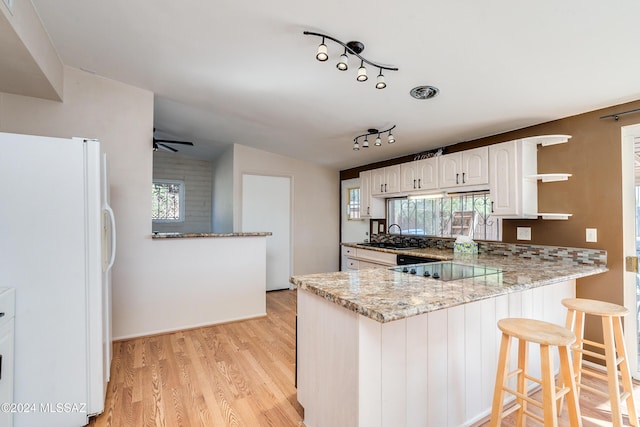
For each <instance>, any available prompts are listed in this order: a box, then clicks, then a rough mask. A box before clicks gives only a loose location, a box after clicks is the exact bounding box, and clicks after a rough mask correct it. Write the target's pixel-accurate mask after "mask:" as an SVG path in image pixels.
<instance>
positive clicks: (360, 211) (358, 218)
mask: <svg viewBox="0 0 640 427" xmlns="http://www.w3.org/2000/svg"><path fill="white" fill-rule="evenodd" d="M353 190H358V205H357V206H358V209H357V210H355V211H353V212H357V216H354V217H352V216H351V212H352V210H351V206H352V203H351V192H352V191H353ZM346 196H347V212H346V215H347V221H362V220H364V218H363V217H362V189H361V188H360V187H359V186H356V187H348V188H347V191H346Z"/></svg>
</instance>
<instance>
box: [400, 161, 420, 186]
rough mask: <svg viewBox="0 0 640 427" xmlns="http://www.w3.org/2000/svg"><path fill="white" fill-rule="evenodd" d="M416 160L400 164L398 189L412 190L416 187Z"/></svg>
mask: <svg viewBox="0 0 640 427" xmlns="http://www.w3.org/2000/svg"><path fill="white" fill-rule="evenodd" d="M417 166H418V162H408V163H403V164H401V165H400V191H403V192H404V191H414V190H417V189H418V170H417Z"/></svg>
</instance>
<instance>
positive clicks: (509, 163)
mask: <svg viewBox="0 0 640 427" xmlns="http://www.w3.org/2000/svg"><path fill="white" fill-rule="evenodd" d="M516 155H517V151H516V142H515V141H510V142H503V143H502V144H495V145H492V146H490V147H489V163H490V164H491V173H490V179H489V192H490V193H491V202H492V203H493V214H494V215H517V214H519V212H518V206H519V202H518V189H517V179H518V176H517V171H516Z"/></svg>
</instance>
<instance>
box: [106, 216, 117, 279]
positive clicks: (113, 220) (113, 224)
mask: <svg viewBox="0 0 640 427" xmlns="http://www.w3.org/2000/svg"><path fill="white" fill-rule="evenodd" d="M104 210H105V211H107V213H108V214H109V218H111V256H110V257H109V264H107V268H106V269H105V271H109V269H110V268H111V267H113V263H114V262H115V260H116V217H115V215H114V214H113V209H111V206H109V205H107V204H105V205H104Z"/></svg>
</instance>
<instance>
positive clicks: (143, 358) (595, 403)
mask: <svg viewBox="0 0 640 427" xmlns="http://www.w3.org/2000/svg"><path fill="white" fill-rule="evenodd" d="M295 301H296V292H295V291H289V290H285V291H276V292H268V293H267V317H264V318H259V319H252V320H245V321H241V322H234V323H227V324H222V325H215V326H210V327H205V328H198V329H193V330H188V331H181V332H175V333H171V334H166V335H158V336H152V337H144V338H137V339H132V340H128V341H121V342H117V343H115V346H114V359H113V363H112V371H111V375H112V378H111V381H110V383H109V388H108V390H107V400H106V406H105V412H104V413H103V414H101V415H100V416H98V417H95V418H93V419H92V420H91V422H90V424H89V425H90V426H92V427H139V426H145V427H146V426H148V427H152V426H155V427H182V426H184V427H196V426H203V427H204V426H206V427H211V426H214V427H218V426H220V427H226V426H233V427H243V426H247V427H256V426H270V427H300V426H304V424H303V423H302V418H303V409H302V407H301V406H300V405H299V404H298V402H297V400H296V389H295V387H294V375H295ZM596 381H597V380H596ZM634 394H635V395H636V402H639V403H640V385H638V384H637V383H634ZM604 400H605V399H604V398H600V397H599V396H595V395H593V394H590V393H588V392H586V391H585V392H583V393H582V395H581V397H580V406H581V411H582V420H583V425H584V427H592V426H610V425H611V422H610V421H609V420H610V414H609V412H608V411H609V405H608V403H607V402H605V401H604ZM565 406H566V405H565ZM636 406H639V405H638V403H636ZM566 412H567V411H566V408H565V409H564V410H563V412H562V413H561V417H560V421H559V426H560V427H566V426H569V421H568V417H567V414H566ZM625 414H626V410H625ZM624 422H625V425H629V420H628V418H627V417H626V416H625V419H624ZM530 424H531V425H536V423H535V422H532V423H530ZM488 425H489V422H488V420H486V421H483V422H481V423H479V424H478V426H488ZM502 425H503V426H508V427H511V426H514V425H515V422H514V421H513V417H512V416H511V417H508V418H507V419H505V420H504V422H503V424H502ZM321 427H325V426H321ZM328 427H330V426H328ZM432 427H440V426H432Z"/></svg>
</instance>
